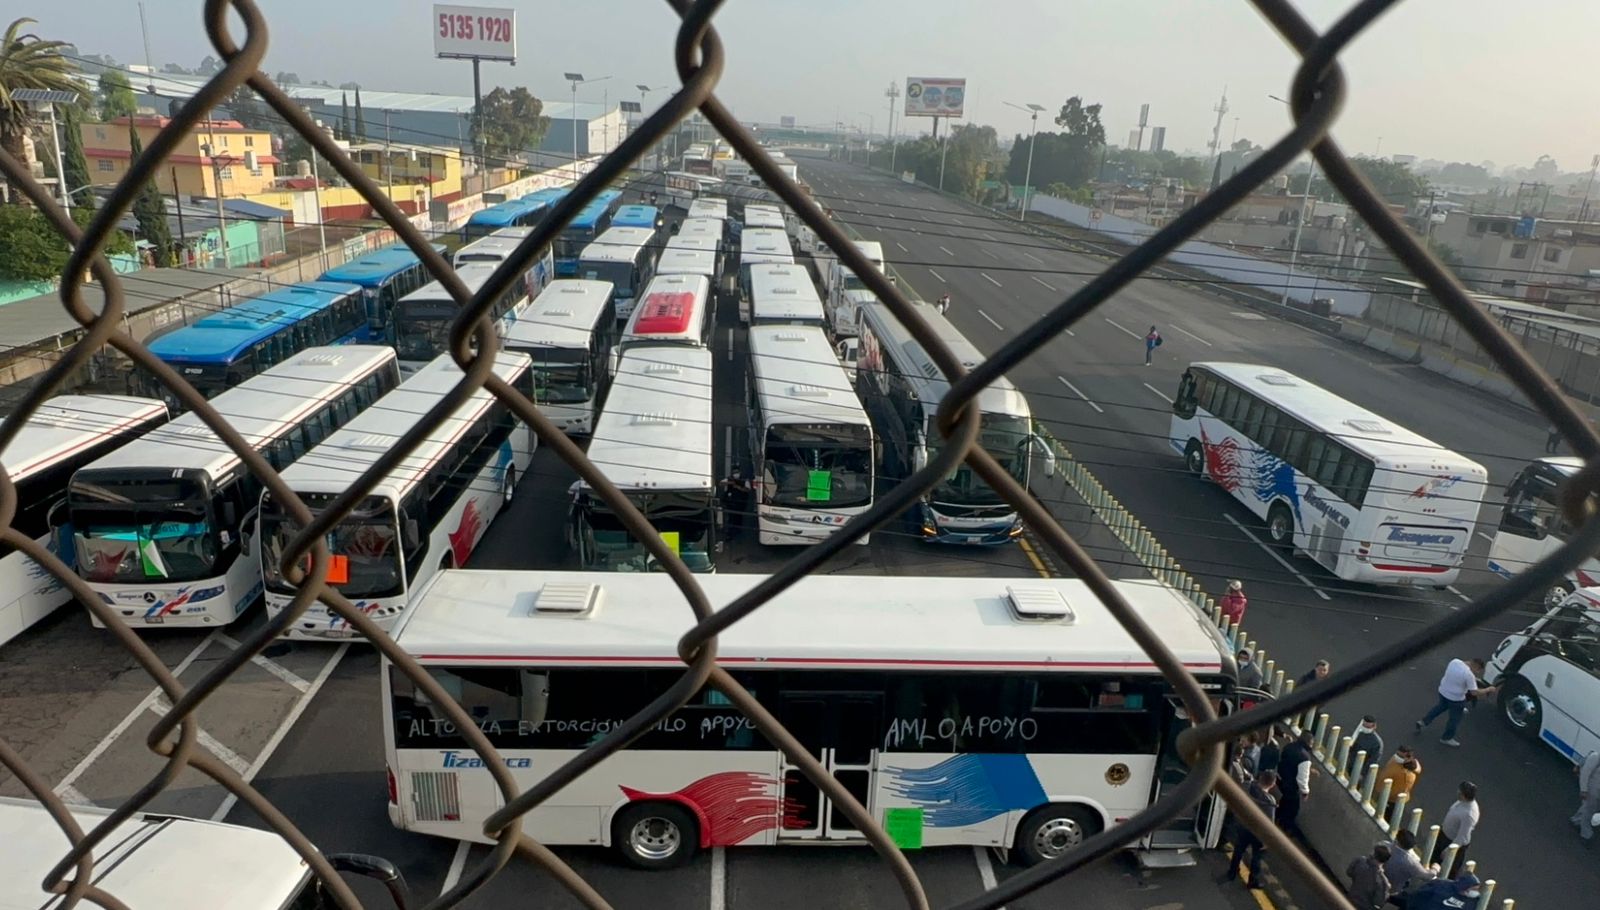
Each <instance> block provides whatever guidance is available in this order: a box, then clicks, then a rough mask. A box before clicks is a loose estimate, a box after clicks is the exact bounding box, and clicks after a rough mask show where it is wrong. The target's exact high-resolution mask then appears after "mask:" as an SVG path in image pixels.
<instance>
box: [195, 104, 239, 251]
mask: <svg viewBox="0 0 1600 910" xmlns="http://www.w3.org/2000/svg"><path fill="white" fill-rule="evenodd" d="M212 138H216V137H215V136H213V137H212ZM200 150H201V151H202V152H204V153H205V155H206V157H207V158H209V159H211V179H212V181H213V182H215V183H216V191H217V193H216V196H217V250H218V252H219V254H220V257H221V261H222V265H221V266H219V268H224V269H225V268H227V267H228V221H227V216H226V215H224V214H223V210H222V160H221V159H220V158H218V157H217V154H216V146H214V145H212V144H211V143H209V142H208V143H206V144H204V145H202V146H200ZM229 164H232V159H231V158H230V159H229Z"/></svg>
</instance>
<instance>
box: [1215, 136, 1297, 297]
mask: <svg viewBox="0 0 1600 910" xmlns="http://www.w3.org/2000/svg"><path fill="white" fill-rule="evenodd" d="M1219 122H1220V121H1219ZM1221 160H1222V159H1220V158H1219V159H1217V161H1218V162H1219V163H1220V162H1221ZM1316 174H1317V159H1316V158H1312V159H1311V167H1310V169H1308V170H1307V171H1306V192H1305V195H1303V196H1301V197H1300V216H1299V217H1298V218H1296V219H1295V222H1294V248H1293V249H1291V250H1290V251H1289V273H1288V274H1287V275H1285V276H1284V279H1283V298H1282V299H1280V300H1279V301H1278V303H1279V304H1280V305H1282V306H1288V305H1289V285H1290V284H1291V283H1292V282H1293V281H1294V266H1295V261H1296V260H1298V259H1299V258H1300V232H1301V230H1303V229H1304V228H1305V226H1306V203H1307V202H1308V201H1309V200H1310V199H1311V178H1313V177H1315V176H1316Z"/></svg>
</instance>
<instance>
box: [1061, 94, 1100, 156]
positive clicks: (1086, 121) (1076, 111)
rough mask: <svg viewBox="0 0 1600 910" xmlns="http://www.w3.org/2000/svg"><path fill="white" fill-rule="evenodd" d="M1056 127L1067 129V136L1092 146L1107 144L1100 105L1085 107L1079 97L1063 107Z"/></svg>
mask: <svg viewBox="0 0 1600 910" xmlns="http://www.w3.org/2000/svg"><path fill="white" fill-rule="evenodd" d="M1056 126H1060V127H1066V130H1067V135H1069V136H1074V137H1078V138H1082V139H1084V140H1087V143H1088V144H1089V145H1091V146H1099V145H1105V144H1106V128H1105V127H1104V126H1102V125H1101V124H1100V105H1098V104H1091V105H1089V106H1087V107H1085V106H1084V104H1083V99H1082V98H1080V97H1078V96H1077V95H1073V96H1072V97H1071V98H1068V99H1067V102H1066V103H1065V104H1063V105H1061V113H1060V114H1059V115H1057V116H1056Z"/></svg>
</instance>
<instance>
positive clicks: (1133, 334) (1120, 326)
mask: <svg viewBox="0 0 1600 910" xmlns="http://www.w3.org/2000/svg"><path fill="white" fill-rule="evenodd" d="M1102 318H1104V317H1102ZM1106 322H1109V323H1111V324H1112V325H1113V326H1115V327H1116V329H1117V331H1119V332H1121V333H1123V334H1124V335H1127V336H1128V337H1130V338H1138V339H1141V340H1142V339H1143V338H1144V336H1143V335H1139V334H1136V333H1134V332H1133V331H1131V330H1129V329H1126V328H1123V327H1122V325H1121V324H1120V323H1118V322H1117V321H1116V320H1114V319H1106Z"/></svg>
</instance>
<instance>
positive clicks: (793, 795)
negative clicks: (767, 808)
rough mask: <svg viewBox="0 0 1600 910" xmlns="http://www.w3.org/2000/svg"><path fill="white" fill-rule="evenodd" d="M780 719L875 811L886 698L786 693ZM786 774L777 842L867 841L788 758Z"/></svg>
mask: <svg viewBox="0 0 1600 910" xmlns="http://www.w3.org/2000/svg"><path fill="white" fill-rule="evenodd" d="M779 711H780V713H779V715H778V716H779V718H780V719H781V720H782V721H783V725H784V726H785V727H787V728H788V730H789V732H791V733H793V734H794V736H795V738H796V739H798V740H800V742H801V744H802V745H804V746H805V747H806V748H807V749H809V750H810V751H811V754H812V755H813V756H815V757H816V758H817V760H818V761H820V762H822V766H823V767H824V768H826V769H827V770H828V772H829V773H830V774H832V775H833V777H834V779H835V780H837V781H839V783H841V784H843V785H844V787H845V789H846V790H848V791H850V795H852V796H854V797H855V798H856V799H857V800H859V801H860V803H861V805H863V806H865V807H866V808H867V811H868V812H871V811H872V803H871V799H870V794H871V789H872V775H873V769H874V768H875V767H876V766H877V762H878V745H879V743H878V742H877V741H876V739H875V734H876V733H877V732H878V731H879V728H881V727H882V725H883V693H881V692H783V693H780V695H779ZM779 755H780V761H781V762H782V765H781V767H782V769H783V786H782V793H781V794H780V800H779V805H780V806H782V810H781V811H782V819H781V825H780V826H779V829H778V839H779V840H780V841H785V840H861V839H863V838H864V835H863V834H862V833H861V831H860V830H858V829H857V828H856V826H855V824H854V823H853V822H851V821H850V819H849V818H848V817H846V816H845V814H844V813H843V812H841V811H840V810H839V808H838V807H837V806H835V805H834V804H833V801H832V800H830V799H828V797H827V796H826V795H825V794H824V793H822V791H821V790H820V789H818V787H817V785H816V784H814V783H812V782H811V780H810V778H808V777H806V775H805V772H803V771H801V770H800V768H799V767H797V766H796V765H795V764H794V763H793V762H792V761H790V760H789V757H788V756H787V755H783V754H782V753H779Z"/></svg>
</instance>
